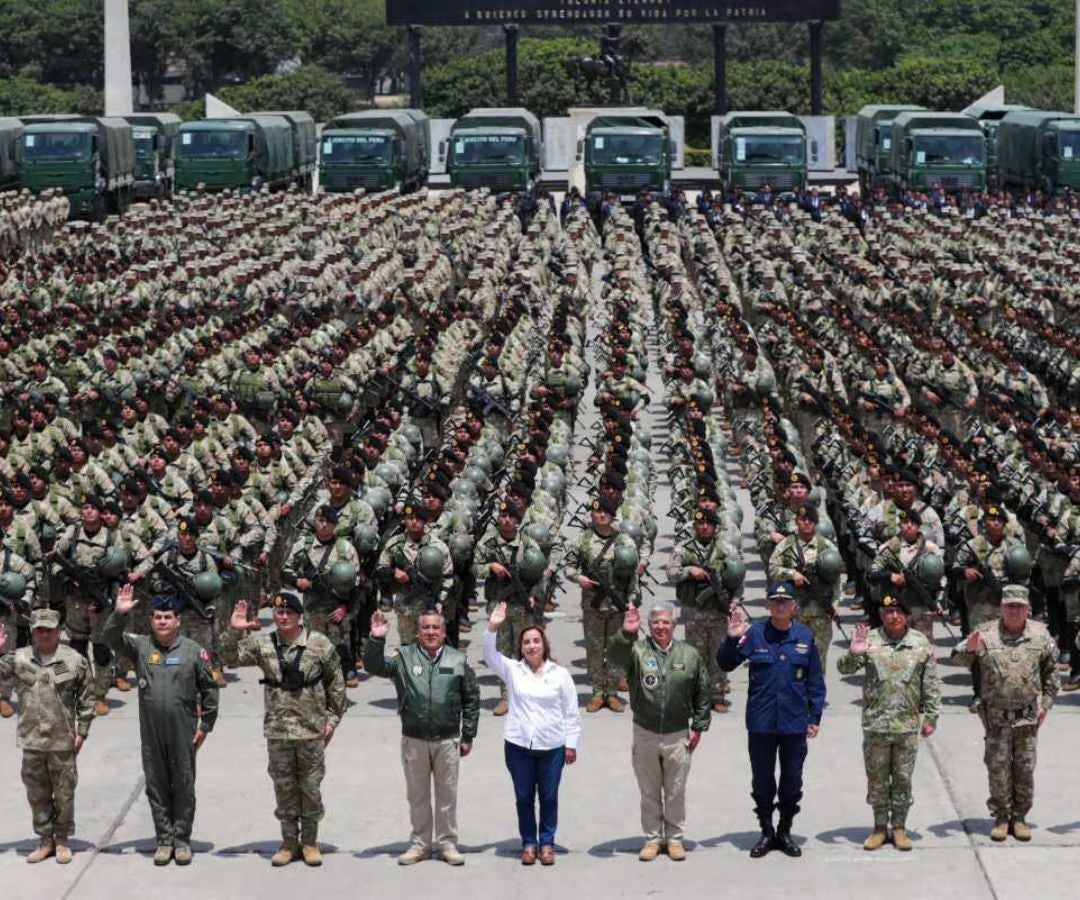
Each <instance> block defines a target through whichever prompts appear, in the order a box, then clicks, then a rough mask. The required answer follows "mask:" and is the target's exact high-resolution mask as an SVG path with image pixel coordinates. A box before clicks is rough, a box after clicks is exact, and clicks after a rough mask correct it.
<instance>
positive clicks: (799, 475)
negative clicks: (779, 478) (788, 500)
mask: <svg viewBox="0 0 1080 900" xmlns="http://www.w3.org/2000/svg"><path fill="white" fill-rule="evenodd" d="M788 484H801V485H802V486H803V487H805V488H809V487H811V485H810V479H809V477H807V475H806V474H804V473H803V472H792V473H791V476H790V477H789V478H788Z"/></svg>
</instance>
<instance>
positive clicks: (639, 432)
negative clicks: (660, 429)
mask: <svg viewBox="0 0 1080 900" xmlns="http://www.w3.org/2000/svg"><path fill="white" fill-rule="evenodd" d="M634 437H636V438H637V442H638V443H639V444H641V446H642V447H644V448H645V449H646V450H648V449H649V448H650V447H652V432H651V431H649V429H648V428H647V427H646V426H644V425H639V426H638V427H637V428H635V429H634Z"/></svg>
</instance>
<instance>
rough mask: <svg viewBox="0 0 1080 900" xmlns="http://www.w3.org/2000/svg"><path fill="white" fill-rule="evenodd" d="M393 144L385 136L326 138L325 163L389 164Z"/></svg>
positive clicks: (324, 143) (324, 148)
mask: <svg viewBox="0 0 1080 900" xmlns="http://www.w3.org/2000/svg"><path fill="white" fill-rule="evenodd" d="M392 147H393V144H392V142H391V141H390V139H389V138H388V137H386V136H385V135H371V136H368V135H341V136H337V135H335V136H333V137H324V138H323V145H322V152H323V161H324V162H326V163H328V164H335V163H337V164H340V163H389V162H390V155H391V154H390V151H391V148H392Z"/></svg>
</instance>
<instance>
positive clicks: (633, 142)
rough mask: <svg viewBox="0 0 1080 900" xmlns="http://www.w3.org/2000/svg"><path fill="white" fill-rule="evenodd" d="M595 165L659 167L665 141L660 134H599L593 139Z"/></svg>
mask: <svg viewBox="0 0 1080 900" xmlns="http://www.w3.org/2000/svg"><path fill="white" fill-rule="evenodd" d="M592 150H593V153H592V157H593V162H594V163H615V164H617V165H628V164H632V165H639V166H658V165H660V159H661V157H662V156H663V153H664V148H663V139H662V138H661V137H660V135H658V134H597V135H593V139H592Z"/></svg>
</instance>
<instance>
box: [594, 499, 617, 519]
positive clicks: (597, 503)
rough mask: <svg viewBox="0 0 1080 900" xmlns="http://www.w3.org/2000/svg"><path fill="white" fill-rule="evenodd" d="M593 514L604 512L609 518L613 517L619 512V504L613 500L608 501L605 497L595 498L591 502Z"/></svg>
mask: <svg viewBox="0 0 1080 900" xmlns="http://www.w3.org/2000/svg"><path fill="white" fill-rule="evenodd" d="M592 510H593V512H605V513H607V514H608V515H609V516H614V515H616V514H617V513H618V512H619V504H618V503H616V502H615V501H614V500H609V499H608V498H607V497H597V498H596V499H595V500H593V502H592Z"/></svg>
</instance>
